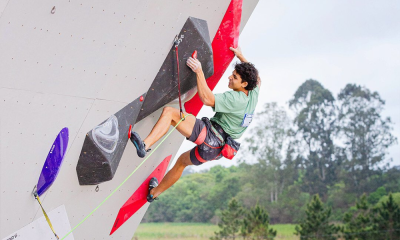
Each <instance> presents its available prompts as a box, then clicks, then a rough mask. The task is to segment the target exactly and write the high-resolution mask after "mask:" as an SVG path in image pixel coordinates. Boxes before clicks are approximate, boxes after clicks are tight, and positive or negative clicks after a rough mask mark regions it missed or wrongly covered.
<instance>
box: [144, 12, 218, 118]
mask: <svg viewBox="0 0 400 240" xmlns="http://www.w3.org/2000/svg"><path fill="white" fill-rule="evenodd" d="M182 35H183V36H184V38H183V39H182V42H181V43H180V44H179V47H178V53H179V66H180V72H179V74H180V81H181V93H182V94H184V93H186V92H188V91H189V90H190V89H192V88H193V87H195V86H196V85H197V79H196V75H195V73H193V71H192V70H191V69H190V68H189V67H187V66H186V60H187V59H188V58H189V57H190V56H191V55H192V53H193V51H194V50H197V51H198V55H197V58H198V59H199V61H200V62H203V65H204V66H203V72H204V76H205V78H206V79H207V78H208V77H210V76H211V75H213V73H214V64H213V55H212V47H211V41H210V36H209V34H208V27H207V22H206V21H204V20H201V19H197V18H192V17H190V18H189V19H188V20H187V21H186V23H185V25H184V26H183V28H182V30H181V32H180V33H179V35H178V36H179V37H180V36H182ZM175 54H176V52H175V47H174V46H172V48H171V50H170V51H169V54H168V56H167V57H166V59H165V61H164V63H163V65H162V66H161V68H160V70H159V71H158V74H157V76H156V78H155V79H154V81H153V83H152V84H151V86H150V88H149V91H148V92H147V97H146V101H145V102H144V103H143V107H142V109H141V111H140V114H139V116H138V117H137V121H140V120H142V119H143V118H145V117H146V116H148V115H149V114H150V113H152V112H154V111H155V110H156V109H159V108H161V107H162V106H164V105H165V104H167V103H169V102H171V101H172V100H174V99H176V98H177V97H178V80H177V66H176V57H175Z"/></svg>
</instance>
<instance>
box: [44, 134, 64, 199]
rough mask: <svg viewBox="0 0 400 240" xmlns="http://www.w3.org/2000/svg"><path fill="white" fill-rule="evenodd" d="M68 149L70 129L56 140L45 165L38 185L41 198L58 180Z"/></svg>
mask: <svg viewBox="0 0 400 240" xmlns="http://www.w3.org/2000/svg"><path fill="white" fill-rule="evenodd" d="M67 147H68V128H63V129H62V130H61V131H60V133H59V134H58V135H57V138H56V140H54V143H53V145H52V146H51V148H50V152H49V154H48V155H47V158H46V162H45V163H44V165H43V169H42V172H41V173H40V177H39V181H38V184H37V193H38V194H39V196H41V195H42V194H43V193H44V192H46V190H47V189H48V188H49V187H50V186H51V185H52V184H53V182H54V181H55V180H56V178H57V175H58V172H59V171H60V167H61V164H62V161H63V159H64V156H65V152H66V151H67Z"/></svg>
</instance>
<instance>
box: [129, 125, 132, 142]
mask: <svg viewBox="0 0 400 240" xmlns="http://www.w3.org/2000/svg"><path fill="white" fill-rule="evenodd" d="M131 132H132V125H129V132H128V139H131Z"/></svg>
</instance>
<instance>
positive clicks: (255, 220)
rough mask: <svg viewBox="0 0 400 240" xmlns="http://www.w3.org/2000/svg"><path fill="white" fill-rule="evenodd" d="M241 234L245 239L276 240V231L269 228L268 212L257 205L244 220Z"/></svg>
mask: <svg viewBox="0 0 400 240" xmlns="http://www.w3.org/2000/svg"><path fill="white" fill-rule="evenodd" d="M241 234H242V237H243V238H244V239H274V238H275V237H276V230H274V229H272V228H270V227H269V216H268V213H267V211H266V210H265V209H264V208H262V207H261V206H260V205H258V204H257V205H256V206H255V207H254V208H252V209H250V212H249V213H248V214H247V215H246V217H245V218H244V219H243V225H242V229H241Z"/></svg>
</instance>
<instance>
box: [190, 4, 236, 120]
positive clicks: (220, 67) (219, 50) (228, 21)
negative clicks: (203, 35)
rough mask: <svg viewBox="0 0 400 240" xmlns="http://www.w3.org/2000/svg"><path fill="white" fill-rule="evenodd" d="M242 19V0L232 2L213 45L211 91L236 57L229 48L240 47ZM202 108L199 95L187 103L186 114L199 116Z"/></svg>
mask: <svg viewBox="0 0 400 240" xmlns="http://www.w3.org/2000/svg"><path fill="white" fill-rule="evenodd" d="M241 19H242V0H232V1H231V3H230V4H229V7H228V9H227V10H226V13H225V16H224V18H223V19H222V22H221V24H220V25H219V28H218V31H217V33H216V34H215V37H214V40H213V42H212V44H211V45H212V49H213V58H214V75H212V76H211V77H209V78H208V79H207V85H208V87H209V88H210V89H211V91H212V90H213V89H214V88H215V86H216V85H217V83H218V81H219V80H220V79H221V77H222V75H224V73H225V71H226V69H227V68H228V66H229V64H230V63H231V62H232V60H233V58H234V57H235V55H234V54H233V52H232V51H231V50H229V47H234V48H236V47H237V46H238V40H239V33H240V21H241ZM202 107H203V102H202V101H201V100H200V98H199V95H198V94H196V95H195V96H194V97H193V98H192V99H191V100H190V101H188V102H186V103H185V110H186V112H188V113H191V114H193V115H195V116H197V114H198V113H199V111H200V109H201V108H202Z"/></svg>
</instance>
